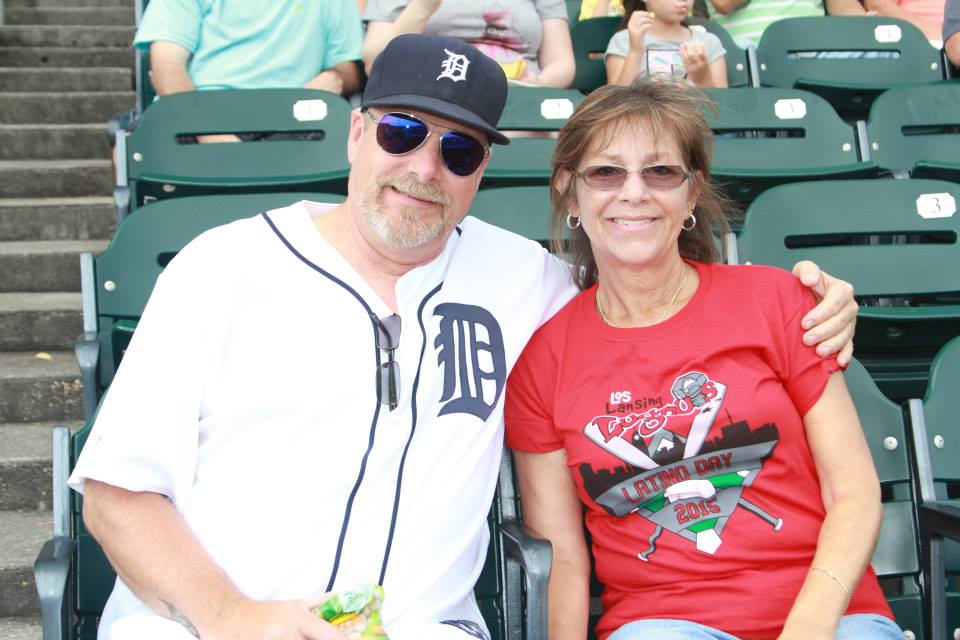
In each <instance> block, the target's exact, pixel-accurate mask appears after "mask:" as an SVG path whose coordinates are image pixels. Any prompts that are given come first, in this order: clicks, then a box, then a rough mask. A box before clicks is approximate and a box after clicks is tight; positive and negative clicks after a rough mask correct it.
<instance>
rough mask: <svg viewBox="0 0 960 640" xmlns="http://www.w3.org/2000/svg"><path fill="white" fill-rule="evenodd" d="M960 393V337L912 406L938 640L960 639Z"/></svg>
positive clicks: (929, 610) (924, 552)
mask: <svg viewBox="0 0 960 640" xmlns="http://www.w3.org/2000/svg"><path fill="white" fill-rule="evenodd" d="M958 389H960V337H958V338H954V339H953V340H951V341H950V342H949V343H947V345H946V346H944V347H943V349H941V350H940V352H939V353H938V354H937V356H936V358H934V361H933V366H932V367H931V371H930V385H929V388H928V389H927V393H926V395H925V396H924V398H923V400H920V399H917V398H914V399H911V400H910V401H909V403H908V408H909V414H910V425H911V432H912V436H913V445H914V451H915V456H914V457H915V474H916V478H917V486H918V493H919V495H920V506H919V521H920V541H921V545H922V546H921V556H922V557H923V559H924V560H923V578H924V584H925V585H926V589H927V593H928V598H927V603H926V609H925V620H926V621H927V623H928V624H929V627H928V629H927V633H928V637H930V638H932V639H933V640H940V639H944V638H956V637H958V636H960V588H958V586H957V579H958V577H960V542H958V541H960V466H958V465H957V459H958V456H960V450H958V446H957V443H958V442H960V420H958V418H957V411H956V407H955V406H954V404H955V399H956V396H957V390H958ZM954 437H956V438H958V440H957V442H954V440H953V438H954ZM948 581H950V582H948ZM948 584H952V587H951V588H948Z"/></svg>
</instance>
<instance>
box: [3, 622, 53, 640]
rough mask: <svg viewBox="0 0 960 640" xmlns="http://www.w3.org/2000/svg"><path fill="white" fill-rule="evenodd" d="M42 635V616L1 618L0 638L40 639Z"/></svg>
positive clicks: (8, 639)
mask: <svg viewBox="0 0 960 640" xmlns="http://www.w3.org/2000/svg"><path fill="white" fill-rule="evenodd" d="M42 635H43V626H42V625H41V624H40V618H24V617H16V618H0V638H3V640H39V638H40V637H41V636H42Z"/></svg>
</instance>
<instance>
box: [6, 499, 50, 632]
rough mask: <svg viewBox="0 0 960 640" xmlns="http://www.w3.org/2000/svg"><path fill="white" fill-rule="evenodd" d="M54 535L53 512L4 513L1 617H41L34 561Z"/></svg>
mask: <svg viewBox="0 0 960 640" xmlns="http://www.w3.org/2000/svg"><path fill="white" fill-rule="evenodd" d="M52 535H53V517H52V515H51V513H50V512H49V511H7V512H4V513H0V616H4V617H11V616H37V615H39V613H40V603H39V601H38V599H37V587H36V583H35V582H34V579H33V561H34V560H35V559H36V557H37V553H38V552H39V551H40V547H42V546H43V543H44V542H46V541H47V540H48V539H49V538H50V536H52Z"/></svg>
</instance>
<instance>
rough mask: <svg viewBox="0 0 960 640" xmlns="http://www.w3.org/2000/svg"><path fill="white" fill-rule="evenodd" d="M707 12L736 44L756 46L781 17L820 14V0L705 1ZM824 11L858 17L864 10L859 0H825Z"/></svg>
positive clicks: (821, 10)
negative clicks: (768, 27) (767, 29)
mask: <svg viewBox="0 0 960 640" xmlns="http://www.w3.org/2000/svg"><path fill="white" fill-rule="evenodd" d="M707 11H708V13H709V14H710V19H711V20H713V21H714V22H716V23H717V24H719V25H720V26H721V27H723V28H724V29H726V30H727V32H729V33H730V35H731V37H733V39H734V40H736V42H737V44H738V45H739V46H741V47H756V46H757V45H758V44H760V38H761V36H763V32H764V30H766V28H767V26H769V25H770V24H772V23H773V22H776V21H777V20H780V19H781V18H796V17H801V16H822V15H823V14H824V0H785V1H784V0H707ZM826 13H827V14H829V15H831V16H862V15H867V10H866V9H864V8H863V5H861V4H860V1H859V0H826Z"/></svg>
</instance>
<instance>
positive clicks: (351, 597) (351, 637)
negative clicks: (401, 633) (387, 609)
mask: <svg viewBox="0 0 960 640" xmlns="http://www.w3.org/2000/svg"><path fill="white" fill-rule="evenodd" d="M382 604H383V587H381V586H380V585H378V584H375V585H367V586H364V587H354V588H353V589H348V590H346V591H341V592H339V593H335V594H334V595H333V596H332V597H331V598H330V599H329V600H327V601H326V602H324V603H323V604H322V605H320V606H319V607H317V608H316V609H314V610H313V613H314V615H316V616H319V617H321V618H323V619H324V620H326V621H327V622H329V623H330V624H332V625H335V626H336V627H337V630H338V631H339V632H340V633H341V634H342V635H343V637H344V638H346V639H347V640H389V638H387V632H386V631H385V630H384V628H383V622H382V621H381V620H380V606H381V605H382Z"/></svg>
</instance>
